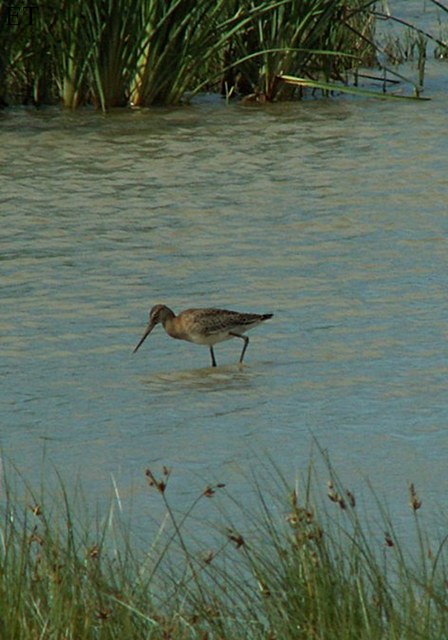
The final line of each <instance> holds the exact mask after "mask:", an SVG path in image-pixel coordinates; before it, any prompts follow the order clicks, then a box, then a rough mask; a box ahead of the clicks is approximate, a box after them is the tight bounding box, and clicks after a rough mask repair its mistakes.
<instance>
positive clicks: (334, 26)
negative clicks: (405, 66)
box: [0, 0, 376, 110]
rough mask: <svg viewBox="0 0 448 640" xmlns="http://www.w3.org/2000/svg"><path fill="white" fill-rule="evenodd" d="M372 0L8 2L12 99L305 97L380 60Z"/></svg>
mask: <svg viewBox="0 0 448 640" xmlns="http://www.w3.org/2000/svg"><path fill="white" fill-rule="evenodd" d="M374 6H375V2H372V1H371V0H306V1H297V0H255V1H253V0H213V1H211V0H92V1H91V2H88V3H83V2H75V1H74V0H40V1H39V2H36V3H35V4H33V3H30V4H29V5H15V4H13V3H7V2H0V39H1V47H0V101H1V103H2V104H4V105H6V104H17V103H23V104H62V105H64V106H66V107H69V108H76V107H79V106H83V105H93V106H95V107H97V108H101V109H103V110H107V109H110V108H112V107H117V106H126V105H129V104H134V105H136V106H150V105H154V104H162V105H168V104H178V103H179V102H180V101H182V100H183V99H185V97H186V96H187V95H192V94H194V93H195V92H198V91H200V90H205V89H207V90H212V91H221V92H222V93H223V94H224V95H226V96H227V97H229V96H231V95H235V94H239V95H242V96H247V95H251V96H253V97H254V98H255V99H258V100H260V101H266V100H267V101H270V100H276V99H280V98H290V97H291V96H297V95H299V96H300V94H301V92H302V91H303V84H302V85H300V86H295V85H291V83H289V84H287V83H284V82H282V80H281V76H282V75H289V76H294V77H297V76H299V77H301V78H302V79H311V80H314V81H319V82H322V81H325V82H330V81H338V82H340V81H342V82H345V80H346V74H347V73H348V72H356V70H357V69H359V67H360V66H366V65H367V66H368V65H371V64H373V63H374V62H375V59H376V46H375V43H374V39H375V38H374V36H375V14H374V12H373V8H374Z"/></svg>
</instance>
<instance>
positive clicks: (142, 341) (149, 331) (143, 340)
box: [132, 322, 156, 353]
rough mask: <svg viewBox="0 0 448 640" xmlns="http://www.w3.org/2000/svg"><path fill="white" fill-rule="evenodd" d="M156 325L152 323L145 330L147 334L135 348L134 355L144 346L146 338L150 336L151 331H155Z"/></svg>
mask: <svg viewBox="0 0 448 640" xmlns="http://www.w3.org/2000/svg"><path fill="white" fill-rule="evenodd" d="M155 326H156V325H155V324H154V322H150V323H149V324H148V326H147V327H146V329H145V333H144V334H143V335H142V338H141V340H140V342H139V343H138V345H137V346H136V347H135V349H134V351H133V352H132V353H135V352H136V351H137V349H139V348H140V347H141V346H142V344H143V343H144V342H145V340H146V338H147V337H148V336H149V334H150V333H151V331H152V330H153V329H154V327H155Z"/></svg>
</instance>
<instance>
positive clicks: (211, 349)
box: [210, 347, 216, 367]
mask: <svg viewBox="0 0 448 640" xmlns="http://www.w3.org/2000/svg"><path fill="white" fill-rule="evenodd" d="M210 355H211V357H212V367H216V360H215V354H214V352H213V347H210Z"/></svg>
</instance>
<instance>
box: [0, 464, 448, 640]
mask: <svg viewBox="0 0 448 640" xmlns="http://www.w3.org/2000/svg"><path fill="white" fill-rule="evenodd" d="M327 471H328V473H327V474H326V475H327V476H328V478H329V480H328V483H327V484H326V485H325V483H324V481H323V479H320V478H316V477H314V475H313V473H312V471H310V473H309V475H308V477H307V478H305V479H304V480H303V481H301V482H299V483H297V484H296V485H295V486H293V487H291V486H288V483H287V482H286V481H285V480H284V479H282V478H281V476H280V475H279V474H276V473H273V474H272V476H271V480H272V481H269V484H270V485H271V487H270V489H268V486H267V485H266V484H265V483H263V485H261V484H257V483H256V482H255V481H253V487H254V491H255V495H256V500H255V507H253V508H252V511H250V510H248V509H247V505H243V504H239V503H236V502H235V501H234V500H232V497H231V496H230V495H228V494H226V491H227V490H226V488H225V487H224V486H223V485H216V486H208V487H205V488H204V490H203V491H202V492H200V493H199V494H198V496H197V498H196V499H194V500H193V501H192V504H191V505H190V507H189V508H187V509H186V510H185V512H184V513H182V514H179V513H178V512H176V511H175V510H173V508H172V506H171V503H170V497H169V494H170V486H169V485H170V471H169V470H168V469H163V470H162V471H161V472H160V475H158V476H155V475H154V474H153V473H152V471H150V470H147V471H146V482H147V485H148V492H150V493H151V495H152V497H153V498H154V497H155V498H157V499H159V500H160V501H161V503H162V505H163V507H164V511H165V513H166V516H165V518H164V525H163V527H161V529H160V531H159V534H158V535H157V536H156V537H155V538H154V543H153V545H152V546H151V550H150V551H149V552H147V553H143V552H142V551H141V550H136V549H135V547H134V545H133V544H132V542H131V537H130V535H129V531H128V528H127V524H126V523H125V522H120V518H119V517H118V516H115V515H113V513H112V512H113V509H112V508H111V511H110V512H109V513H108V514H106V515H105V516H104V517H96V518H93V519H92V518H91V517H90V516H88V515H87V508H85V509H84V508H81V509H80V507H79V504H76V505H75V503H76V501H75V503H74V502H72V501H71V499H69V498H68V495H67V492H66V491H65V489H64V486H63V484H62V483H61V482H60V483H59V488H58V491H59V494H60V499H59V500H58V501H56V502H54V501H51V504H50V503H46V501H45V500H44V497H43V496H44V494H45V489H44V490H43V491H42V490H39V496H37V495H36V494H35V493H34V492H33V491H32V490H31V488H29V487H28V488H27V491H26V493H27V496H26V498H25V499H24V500H23V499H21V501H20V504H21V506H19V500H18V495H17V493H16V492H17V489H14V490H13V489H12V488H11V483H10V482H9V481H8V478H6V479H5V480H4V483H3V491H2V497H1V498H2V513H1V525H0V637H1V638H8V640H16V639H17V640H35V639H36V638H39V639H41V640H47V639H48V640H50V639H52V640H56V639H61V640H62V639H63V640H69V639H73V640H74V639H76V640H83V639H86V640H87V639H89V640H90V639H92V640H93V639H97V638H101V639H109V638H110V639H117V640H118V639H120V640H123V638H132V639H133V640H139V639H140V638H141V639H143V638H145V639H148V638H154V639H159V638H160V639H164V640H166V639H168V638H170V639H173V640H174V639H176V640H177V639H187V638H188V639H189V638H200V639H206V638H207V639H210V638H220V639H223V638H225V639H233V638H235V639H241V638H249V639H258V638H259V639H260V640H261V639H267V638H272V639H273V638H278V639H279V640H280V639H281V640H287V639H289V638H291V640H292V639H294V640H297V639H307V640H308V639H309V640H314V639H316V638H318V639H322V640H324V639H327V638H328V639H329V640H330V639H331V640H338V639H341V640H342V639H344V640H345V639H353V640H359V639H360V638H362V639H365V640H368V639H371V640H381V639H397V640H398V639H400V640H404V639H409V640H411V639H412V640H414V639H415V640H417V639H419V640H423V639H425V640H429V639H431V640H436V639H440V640H442V639H445V638H446V630H447V629H448V595H447V594H448V567H447V564H446V558H447V556H446V540H442V541H441V542H440V543H438V544H437V543H434V540H433V539H431V541H430V540H429V537H428V536H427V535H426V534H425V524H424V521H423V520H422V517H423V511H424V508H423V507H422V501H421V499H420V497H419V496H418V494H417V492H416V489H415V487H414V486H413V485H412V484H411V485H410V486H409V495H408V496H407V497H406V496H404V497H403V498H404V500H408V502H409V518H408V522H407V523H406V526H407V528H408V529H409V530H411V529H412V531H413V533H414V539H415V540H416V543H415V545H412V549H410V548H408V546H407V545H406V544H404V543H402V542H400V535H399V534H398V533H397V532H396V530H395V527H394V523H393V522H392V519H391V518H390V516H389V515H388V514H387V511H386V509H385V508H384V507H383V505H382V504H381V503H380V502H379V501H377V500H376V498H375V497H374V496H373V495H372V501H373V502H374V503H375V505H376V513H375V515H374V516H373V517H372V518H369V519H365V517H362V516H361V515H359V513H358V510H359V507H358V506H357V504H356V495H355V493H354V491H353V490H348V489H347V488H345V487H343V486H341V484H340V482H339V481H338V479H337V478H336V477H335V475H334V472H333V471H332V469H331V468H330V466H329V465H328V468H327ZM325 480H326V478H325ZM273 485H275V487H276V488H275V491H274V489H273ZM321 488H324V491H323V492H322V491H320V489H321ZM273 493H275V494H276V496H277V497H274V495H273ZM280 496H283V497H280ZM229 501H230V502H229ZM203 502H206V504H207V506H209V508H210V514H211V515H210V522H215V523H216V522H220V523H221V524H220V526H219V527H218V528H217V527H216V524H214V525H212V524H210V525H208V524H206V523H205V522H201V523H198V522H197V521H196V520H195V510H196V509H197V508H198V506H199V505H200V504H201V503H203ZM226 502H227V504H232V505H233V509H232V511H233V513H234V514H235V506H236V507H237V510H236V512H238V511H239V512H240V516H238V517H236V516H235V515H233V516H232V519H230V518H228V516H226V515H225V508H224V505H225V503H226ZM81 504H82V501H81ZM374 510H375V509H374ZM237 521H238V522H237ZM192 531H194V532H195V533H196V535H192ZM428 533H429V532H428ZM204 536H205V539H206V541H204V540H203V538H204ZM201 539H202V542H201Z"/></svg>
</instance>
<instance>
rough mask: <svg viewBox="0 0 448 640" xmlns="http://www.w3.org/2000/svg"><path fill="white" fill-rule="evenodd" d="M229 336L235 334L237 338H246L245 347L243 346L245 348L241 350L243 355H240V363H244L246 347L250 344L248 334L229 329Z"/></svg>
mask: <svg viewBox="0 0 448 640" xmlns="http://www.w3.org/2000/svg"><path fill="white" fill-rule="evenodd" d="M229 336H234V337H235V338H241V340H244V347H243V350H242V351H241V355H240V364H242V363H243V358H244V354H245V353H246V349H247V346H248V344H249V338H248V337H247V336H242V335H240V334H239V333H232V332H231V331H229Z"/></svg>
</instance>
